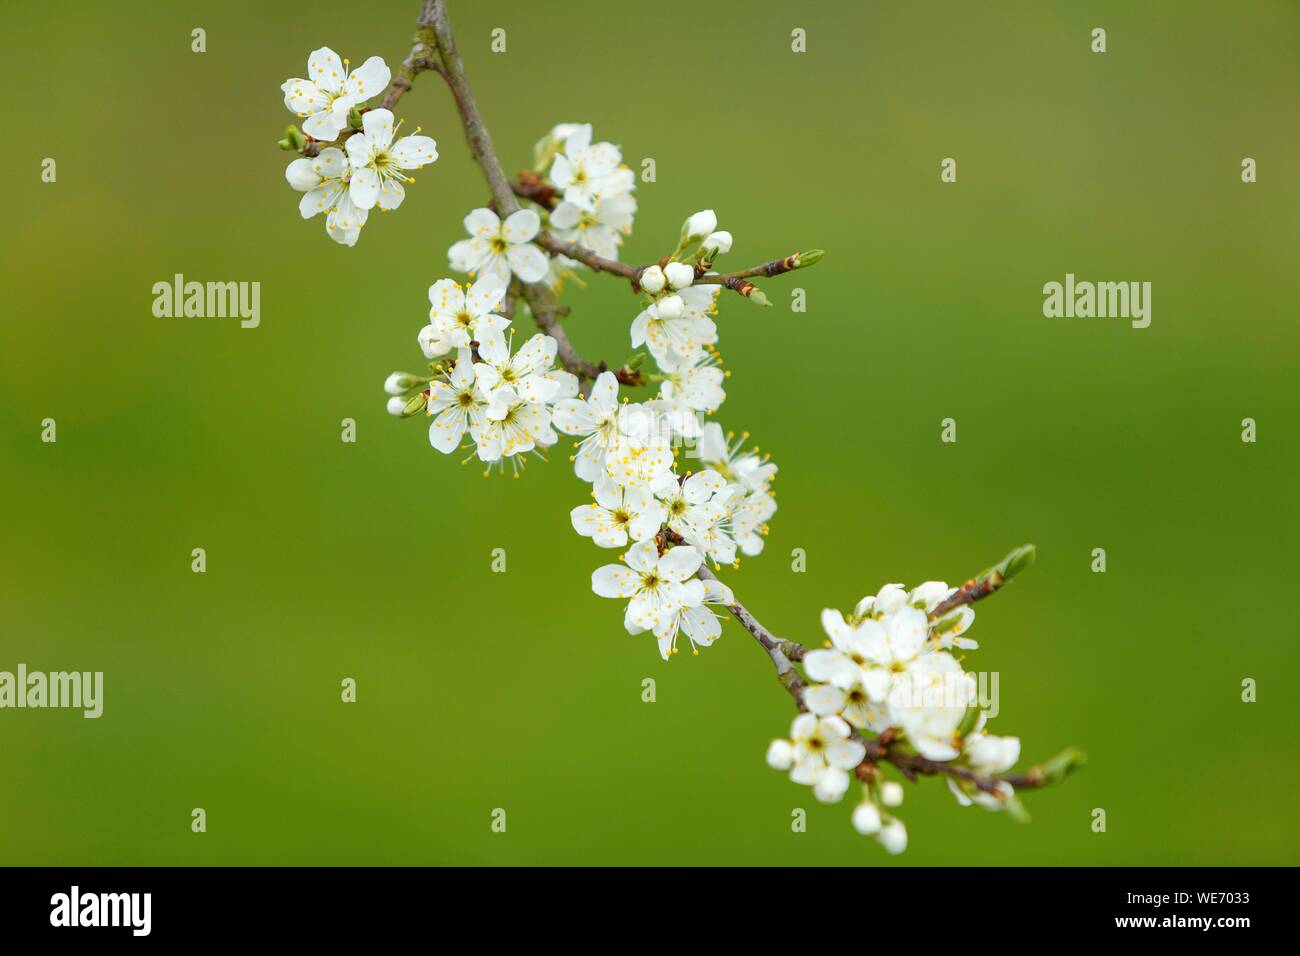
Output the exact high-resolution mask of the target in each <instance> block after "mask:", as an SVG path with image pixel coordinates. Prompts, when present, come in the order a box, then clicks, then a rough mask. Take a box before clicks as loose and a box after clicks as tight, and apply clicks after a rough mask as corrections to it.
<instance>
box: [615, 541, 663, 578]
mask: <svg viewBox="0 0 1300 956" xmlns="http://www.w3.org/2000/svg"><path fill="white" fill-rule="evenodd" d="M623 557H624V558H626V559H627V565H628V567H630V568H632V569H633V570H635V571H641V572H645V571H652V570H654V568H655V565H656V564H657V561H658V558H659V549H658V548H656V547H655V543H654V542H653V541H642V542H640V543H638V544H635V545H633V546H632V547H631V548H630V549H629V550H628V552H627V554H625V555H624V556H623Z"/></svg>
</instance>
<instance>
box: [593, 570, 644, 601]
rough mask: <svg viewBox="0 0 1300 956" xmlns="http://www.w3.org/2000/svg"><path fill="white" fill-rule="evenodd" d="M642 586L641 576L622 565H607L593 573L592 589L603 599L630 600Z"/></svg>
mask: <svg viewBox="0 0 1300 956" xmlns="http://www.w3.org/2000/svg"><path fill="white" fill-rule="evenodd" d="M640 586H641V576H640V575H639V574H637V573H635V572H634V571H631V570H629V569H628V568H625V567H623V565H621V564H607V565H605V566H604V567H603V568H597V569H596V570H595V571H593V572H592V573H591V589H592V590H593V591H595V592H596V593H597V594H599V595H600V596H601V597H607V598H630V597H632V596H633V595H634V594H636V593H637V589H638V588H639V587H640Z"/></svg>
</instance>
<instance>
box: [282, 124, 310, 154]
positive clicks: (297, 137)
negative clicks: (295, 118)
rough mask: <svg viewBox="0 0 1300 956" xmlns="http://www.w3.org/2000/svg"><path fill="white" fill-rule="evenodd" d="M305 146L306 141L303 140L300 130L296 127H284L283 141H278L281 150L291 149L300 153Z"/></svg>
mask: <svg viewBox="0 0 1300 956" xmlns="http://www.w3.org/2000/svg"><path fill="white" fill-rule="evenodd" d="M306 145H307V140H306V139H304V138H303V135H302V130H300V129H298V127H296V126H287V127H285V130H284V139H282V140H280V148H281V149H292V150H294V151H295V152H301V151H302V148H303V147H304V146H306Z"/></svg>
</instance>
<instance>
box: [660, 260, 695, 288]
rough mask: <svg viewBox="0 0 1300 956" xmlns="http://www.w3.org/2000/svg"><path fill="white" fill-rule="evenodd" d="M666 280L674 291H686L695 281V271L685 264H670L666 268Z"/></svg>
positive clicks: (664, 272) (664, 273)
mask: <svg viewBox="0 0 1300 956" xmlns="http://www.w3.org/2000/svg"><path fill="white" fill-rule="evenodd" d="M663 275H664V278H665V279H667V280H668V284H669V285H670V286H672V287H673V288H674V289H685V288H686V287H687V286H688V285H690V284H691V283H692V282H694V281H695V269H694V268H693V267H692V266H688V265H687V264H686V263H684V262H670V263H668V265H666V266H665V267H664V271H663Z"/></svg>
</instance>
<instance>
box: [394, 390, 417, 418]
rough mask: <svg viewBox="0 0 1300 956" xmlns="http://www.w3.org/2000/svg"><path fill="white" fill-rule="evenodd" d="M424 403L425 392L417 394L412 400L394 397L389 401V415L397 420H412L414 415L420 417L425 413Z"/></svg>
mask: <svg viewBox="0 0 1300 956" xmlns="http://www.w3.org/2000/svg"><path fill="white" fill-rule="evenodd" d="M424 403H425V397H424V393H423V392H417V393H416V394H415V395H412V396H411V397H410V398H398V397H397V396H393V397H392V398H390V399H389V400H388V414H390V415H393V416H395V417H397V418H410V417H411V416H412V415H418V414H420V412H422V411H424Z"/></svg>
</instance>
